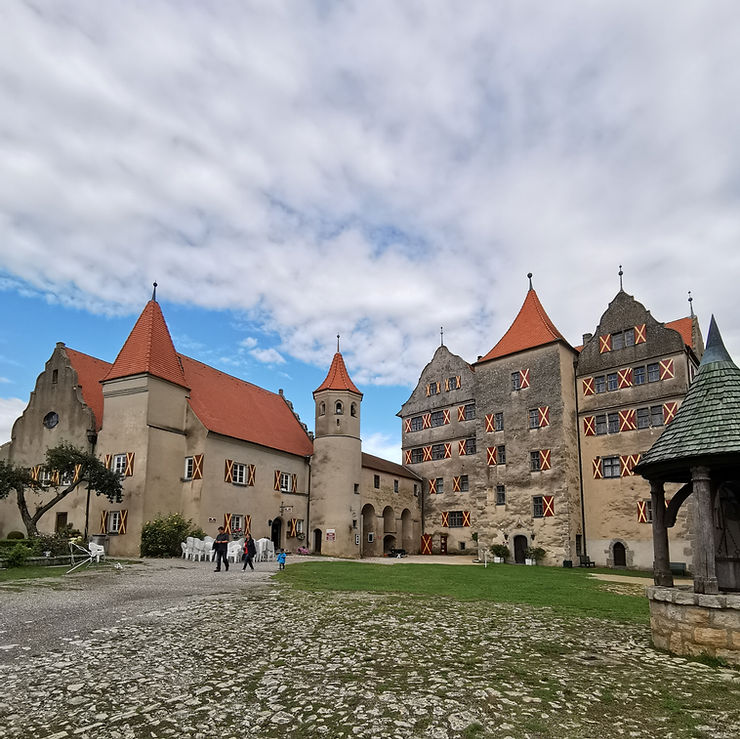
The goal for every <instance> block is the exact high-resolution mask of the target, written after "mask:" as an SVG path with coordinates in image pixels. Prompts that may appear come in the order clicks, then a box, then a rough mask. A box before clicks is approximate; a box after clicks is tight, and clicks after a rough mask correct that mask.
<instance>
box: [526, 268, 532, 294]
mask: <svg viewBox="0 0 740 739" xmlns="http://www.w3.org/2000/svg"><path fill="white" fill-rule="evenodd" d="M527 277H528V278H529V289H530V290H531V289H532V273H531V272H527Z"/></svg>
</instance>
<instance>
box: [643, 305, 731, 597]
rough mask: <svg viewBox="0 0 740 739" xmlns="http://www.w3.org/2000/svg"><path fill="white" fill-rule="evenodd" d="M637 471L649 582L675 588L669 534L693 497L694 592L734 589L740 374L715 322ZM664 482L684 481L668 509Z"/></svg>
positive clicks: (717, 591) (709, 592)
mask: <svg viewBox="0 0 740 739" xmlns="http://www.w3.org/2000/svg"><path fill="white" fill-rule="evenodd" d="M635 472H637V473H638V474H640V475H642V476H643V477H644V478H646V479H647V480H649V482H650V493H651V499H652V514H653V551H654V568H653V571H654V579H655V584H656V585H658V586H667V587H672V586H673V576H672V574H671V569H670V555H669V547H668V529H669V528H670V527H672V526H673V525H674V524H675V522H676V514H677V513H678V511H679V509H680V508H681V506H682V505H683V504H684V503H686V502H687V501H688V500H689V499H690V496H693V504H694V505H693V510H692V514H693V515H692V516H691V519H690V520H691V524H692V529H693V537H692V538H693V568H692V569H693V573H694V592H695V593H705V594H716V593H719V591H720V590H721V591H725V592H727V591H740V369H738V367H737V366H736V365H735V363H734V362H733V361H732V359H730V356H729V354H728V353H727V350H726V349H725V346H724V343H723V341H722V337H721V336H720V333H719V329H718V328H717V324H716V322H715V320H714V317H712V322H711V324H710V327H709V336H708V338H707V346H706V350H705V352H704V356H703V357H702V360H701V364H700V365H699V369H698V372H697V374H696V377H695V378H694V380H693V381H692V383H691V385H690V387H689V390H688V392H687V394H686V397H685V398H684V401H683V403H682V405H681V407H680V408H679V409H678V412H677V414H676V416H675V418H674V419H673V421H672V422H671V423H670V424H669V425H668V426H667V427H666V428H665V430H664V431H663V433H662V435H661V436H660V438H659V439H658V440H657V441H656V442H655V444H654V445H653V446H652V448H651V449H650V451H648V452H647V453H646V454H645V455H644V456H643V458H642V461H641V462H640V463H639V464H638V465H637V466H636V467H635ZM665 483H684V485H683V487H682V488H681V489H680V490H679V491H678V492H677V493H675V494H674V495H673V497H672V499H671V501H670V503H669V505H668V506H667V507H666V505H665V491H664V485H665Z"/></svg>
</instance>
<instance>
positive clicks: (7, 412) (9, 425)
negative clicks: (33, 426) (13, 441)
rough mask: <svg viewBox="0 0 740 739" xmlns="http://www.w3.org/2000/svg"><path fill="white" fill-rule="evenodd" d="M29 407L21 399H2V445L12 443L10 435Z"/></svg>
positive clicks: (0, 412)
mask: <svg viewBox="0 0 740 739" xmlns="http://www.w3.org/2000/svg"><path fill="white" fill-rule="evenodd" d="M26 405H27V402H26V401H23V400H21V399H20V398H0V444H4V443H5V442H6V441H10V433H11V431H12V429H13V424H14V423H15V421H16V419H17V418H18V417H19V416H20V415H21V413H23V411H24V410H25V408H26Z"/></svg>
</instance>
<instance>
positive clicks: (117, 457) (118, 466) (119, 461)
mask: <svg viewBox="0 0 740 739" xmlns="http://www.w3.org/2000/svg"><path fill="white" fill-rule="evenodd" d="M111 469H112V470H113V472H117V473H118V474H119V475H122V474H123V473H124V472H125V471H126V455H125V454H114V455H113V464H112V465H111ZM117 531H118V529H116V532H117Z"/></svg>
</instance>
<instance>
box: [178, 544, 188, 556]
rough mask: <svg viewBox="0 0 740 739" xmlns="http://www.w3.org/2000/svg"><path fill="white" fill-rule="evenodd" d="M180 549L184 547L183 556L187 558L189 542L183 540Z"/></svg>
mask: <svg viewBox="0 0 740 739" xmlns="http://www.w3.org/2000/svg"><path fill="white" fill-rule="evenodd" d="M180 549H182V558H183V559H187V558H188V545H187V542H184V541H181V542H180Z"/></svg>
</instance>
